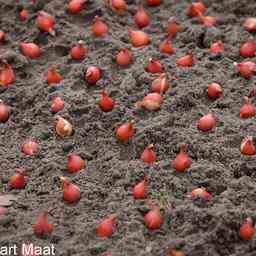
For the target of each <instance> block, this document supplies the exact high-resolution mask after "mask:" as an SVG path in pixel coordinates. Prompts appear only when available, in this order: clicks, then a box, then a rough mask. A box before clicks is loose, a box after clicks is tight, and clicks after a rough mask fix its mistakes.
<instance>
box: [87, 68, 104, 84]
mask: <svg viewBox="0 0 256 256" xmlns="http://www.w3.org/2000/svg"><path fill="white" fill-rule="evenodd" d="M100 79H101V70H100V69H99V68H98V67H96V66H90V67H88V68H87V70H86V72H85V81H86V82H87V83H88V84H90V85H95V84H96V83H97V82H98V81H99V80H100Z"/></svg>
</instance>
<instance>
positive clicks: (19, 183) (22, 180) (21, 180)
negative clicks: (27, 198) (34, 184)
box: [9, 169, 27, 189]
mask: <svg viewBox="0 0 256 256" xmlns="http://www.w3.org/2000/svg"><path fill="white" fill-rule="evenodd" d="M26 185H27V180H26V177H25V171H24V170H23V169H17V170H16V172H15V174H13V175H12V176H11V178H10V181H9V186H10V188H12V189H24V188H25V187H26Z"/></svg>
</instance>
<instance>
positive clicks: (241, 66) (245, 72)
mask: <svg viewBox="0 0 256 256" xmlns="http://www.w3.org/2000/svg"><path fill="white" fill-rule="evenodd" d="M234 65H235V68H236V69H237V71H238V72H239V74H240V75H241V76H242V77H244V78H245V79H248V80H250V79H251V78H252V77H253V76H254V75H255V74H256V63H254V62H252V61H243V62H241V63H234Z"/></svg>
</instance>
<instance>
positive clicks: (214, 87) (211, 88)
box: [207, 83, 223, 100]
mask: <svg viewBox="0 0 256 256" xmlns="http://www.w3.org/2000/svg"><path fill="white" fill-rule="evenodd" d="M207 94H208V97H209V98H210V99H213V100H215V99H218V98H220V97H221V96H222V95H223V90H222V88H221V86H220V84H218V83H211V84H209V85H208V88H207Z"/></svg>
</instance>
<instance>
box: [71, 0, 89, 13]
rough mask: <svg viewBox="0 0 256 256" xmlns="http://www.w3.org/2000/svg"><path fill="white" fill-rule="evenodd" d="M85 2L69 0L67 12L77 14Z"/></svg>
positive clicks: (83, 0) (85, 0)
mask: <svg viewBox="0 0 256 256" xmlns="http://www.w3.org/2000/svg"><path fill="white" fill-rule="evenodd" d="M86 2H87V0H70V2H69V3H68V8H67V9H68V12H69V13H71V14H77V13H79V12H81V11H82V10H83V8H84V7H85V4H86Z"/></svg>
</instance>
